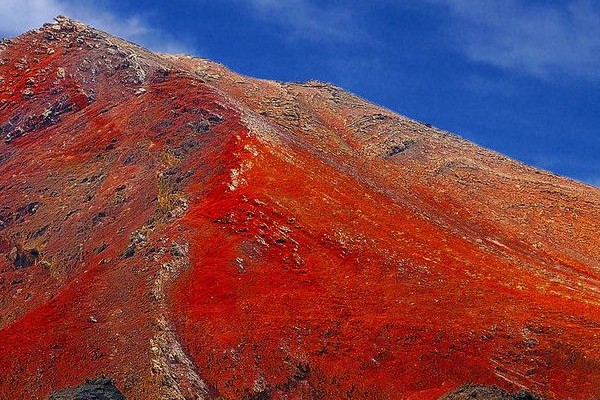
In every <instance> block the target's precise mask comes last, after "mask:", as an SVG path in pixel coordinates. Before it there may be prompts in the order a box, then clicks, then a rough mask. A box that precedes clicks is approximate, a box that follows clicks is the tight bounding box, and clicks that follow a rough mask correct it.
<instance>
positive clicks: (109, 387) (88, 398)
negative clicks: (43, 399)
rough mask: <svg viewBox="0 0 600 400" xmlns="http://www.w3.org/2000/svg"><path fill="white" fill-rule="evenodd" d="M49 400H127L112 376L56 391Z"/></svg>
mask: <svg viewBox="0 0 600 400" xmlns="http://www.w3.org/2000/svg"><path fill="white" fill-rule="evenodd" d="M48 400H127V399H126V398H125V396H124V395H123V393H121V391H120V390H119V389H117V388H116V387H115V385H114V384H113V380H112V379H111V378H105V377H101V378H94V379H90V380H88V381H86V382H85V383H84V384H83V385H80V386H77V387H74V388H70V389H65V390H61V391H58V392H54V393H53V394H51V395H50V397H48Z"/></svg>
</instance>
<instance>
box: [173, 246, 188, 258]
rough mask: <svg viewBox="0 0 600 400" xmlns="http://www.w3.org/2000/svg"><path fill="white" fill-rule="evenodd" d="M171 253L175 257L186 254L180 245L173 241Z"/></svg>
mask: <svg viewBox="0 0 600 400" xmlns="http://www.w3.org/2000/svg"><path fill="white" fill-rule="evenodd" d="M171 255H172V256H173V257H183V256H185V252H184V251H183V249H182V248H181V246H180V245H178V244H177V243H173V244H172V245H171Z"/></svg>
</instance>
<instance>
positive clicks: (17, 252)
mask: <svg viewBox="0 0 600 400" xmlns="http://www.w3.org/2000/svg"><path fill="white" fill-rule="evenodd" d="M39 257H40V252H39V250H37V249H35V248H33V249H24V248H22V247H21V246H15V247H14V248H13V250H12V251H11V252H10V253H9V255H8V258H9V260H10V261H12V263H13V265H14V266H15V268H17V269H21V268H26V267H29V266H31V265H33V264H35V262H36V261H37V259H38V258H39Z"/></svg>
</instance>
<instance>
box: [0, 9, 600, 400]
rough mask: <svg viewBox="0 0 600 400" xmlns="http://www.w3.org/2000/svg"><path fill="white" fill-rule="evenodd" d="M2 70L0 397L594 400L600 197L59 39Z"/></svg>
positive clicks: (599, 373) (288, 94)
mask: <svg viewBox="0 0 600 400" xmlns="http://www.w3.org/2000/svg"><path fill="white" fill-rule="evenodd" d="M0 48H1V50H0V139H1V143H0V288H1V290H0V371H1V372H2V373H0V398H2V399H47V398H49V397H50V396H51V395H52V396H54V398H63V397H60V396H63V394H64V393H80V392H82V391H92V390H96V389H94V388H97V387H99V388H100V389H98V390H105V389H103V388H105V387H108V389H106V390H109V391H110V393H113V395H114V396H116V397H115V398H120V397H119V396H122V395H124V396H125V397H126V398H127V399H159V398H160V399H255V400H258V399H438V398H440V397H442V396H444V395H446V394H447V393H450V392H452V394H449V395H448V396H447V397H446V398H477V397H474V396H477V393H478V390H480V389H478V388H482V389H481V390H480V393H483V394H481V396H492V395H493V396H497V397H494V398H508V397H505V396H509V395H508V393H510V392H512V393H516V392H519V391H521V390H523V391H525V392H528V393H534V394H536V395H537V396H540V397H541V398H548V399H562V398H571V399H590V398H593V397H600V341H599V338H598V335H600V239H599V232H600V191H599V190H598V189H596V188H593V187H591V186H587V185H584V184H581V183H578V182H574V181H571V180H568V179H566V178H562V177H559V176H555V175H552V174H550V173H548V172H544V171H540V170H537V169H535V168H531V167H528V166H526V165H523V164H521V163H519V162H516V161H514V160H511V159H509V158H507V157H504V156H502V155H500V154H497V153H494V152H492V151H489V150H486V149H483V148H481V147H478V146H476V145H475V144H473V143H470V142H468V141H466V140H464V139H461V138H460V137H458V136H456V135H453V134H450V133H447V132H444V131H441V130H439V129H436V128H434V127H431V126H430V125H428V124H423V123H420V122H417V121H413V120H411V119H409V118H406V117H402V116H400V115H397V114H395V113H393V112H391V111H389V110H386V109H384V108H381V107H379V106H376V105H373V104H370V103H368V102H366V101H364V100H362V99H360V98H358V97H356V96H354V95H351V94H349V93H347V92H345V91H343V90H342V89H340V88H338V87H335V86H332V85H329V84H325V83H321V82H315V81H309V82H306V83H281V82H272V81H267V80H259V79H252V78H248V77H245V76H242V75H239V74H236V73H234V72H231V71H229V70H228V69H226V68H225V67H223V66H221V65H219V64H216V63H213V62H211V61H208V60H204V59H198V58H193V57H189V56H179V55H165V54H154V53H152V52H150V51H148V50H145V49H143V48H141V47H139V46H137V45H135V44H132V43H129V42H126V41H124V40H121V39H118V38H116V37H113V36H110V35H109V34H106V33H103V32H100V31H98V30H95V29H93V28H90V27H88V26H86V25H84V24H82V23H79V22H76V21H73V20H70V19H68V18H65V17H58V18H57V19H56V23H53V24H46V25H44V26H43V27H42V28H40V29H37V30H33V31H30V32H27V33H25V34H24V35H22V36H19V37H18V38H15V39H13V40H4V41H3V42H2V44H1V46H0ZM365 79H368V77H365ZM424 106H426V105H424ZM103 377H106V378H103ZM94 379H95V380H94ZM86 381H88V382H91V383H87V384H85V382H86ZM98 382H100V383H98ZM113 384H114V386H113ZM468 384H472V385H468ZM79 385H84V386H79ZM85 385H91V387H92V389H90V388H89V387H87V386H85ZM94 385H96V386H94ZM465 385H467V386H465ZM473 385H478V386H473ZM492 386H497V388H493V387H492ZM77 387H79V389H68V388H77ZM499 388H502V389H503V390H500V389H499ZM65 390H67V392H64V391H65ZM69 390H74V391H75V392H73V391H69ZM77 391H79V392H77ZM525 392H521V394H515V395H514V396H532V395H530V394H527V393H525ZM61 393H63V394H61ZM121 393H122V395H121ZM485 393H488V395H486V394H485ZM490 393H491V394H490ZM452 396H458V397H452ZM460 396H463V397H460ZM468 396H470V397H468ZM503 396H504V397H503ZM77 398H80V397H77ZM90 398H91V397H90ZM94 398H95V397H94ZM479 398H485V397H479ZM488 398H492V397H488ZM514 398H533V397H514Z"/></svg>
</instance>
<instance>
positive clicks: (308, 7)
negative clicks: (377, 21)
mask: <svg viewBox="0 0 600 400" xmlns="http://www.w3.org/2000/svg"><path fill="white" fill-rule="evenodd" d="M235 1H236V2H242V3H244V4H246V6H248V7H250V8H252V10H253V11H254V12H255V13H256V14H257V15H258V17H260V18H261V19H263V20H264V21H268V22H273V23H276V24H278V25H280V26H282V27H283V28H285V29H286V33H287V35H288V36H289V37H292V38H295V39H303V40H311V41H338V42H346V41H351V40H365V39H366V35H365V34H364V33H362V32H361V31H360V30H359V29H357V27H356V25H355V24H354V21H353V16H352V14H351V12H350V11H349V10H348V9H344V8H342V7H325V6H317V5H315V4H313V3H312V2H311V1H310V0H285V1H284V0H235Z"/></svg>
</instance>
